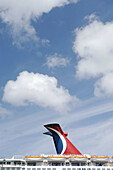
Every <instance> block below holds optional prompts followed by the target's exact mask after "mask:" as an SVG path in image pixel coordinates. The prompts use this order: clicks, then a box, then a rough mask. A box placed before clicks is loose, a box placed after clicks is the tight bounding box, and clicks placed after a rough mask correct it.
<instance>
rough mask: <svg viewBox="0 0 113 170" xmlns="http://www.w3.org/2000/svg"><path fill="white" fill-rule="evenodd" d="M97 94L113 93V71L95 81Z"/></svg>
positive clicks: (109, 94)
mask: <svg viewBox="0 0 113 170" xmlns="http://www.w3.org/2000/svg"><path fill="white" fill-rule="evenodd" d="M94 94H95V96H99V97H100V96H105V95H106V96H111V95H113V73H108V74H106V75H104V76H103V77H102V78H100V79H99V80H98V81H97V82H96V83H95V91H94Z"/></svg>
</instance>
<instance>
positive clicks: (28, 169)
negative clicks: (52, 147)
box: [0, 167, 113, 170]
mask: <svg viewBox="0 0 113 170" xmlns="http://www.w3.org/2000/svg"><path fill="white" fill-rule="evenodd" d="M0 169H1V170H25V168H13V167H12V168H8V167H7V168H3V167H0ZM27 170H57V168H27ZM62 170H113V168H103V167H102V168H62Z"/></svg>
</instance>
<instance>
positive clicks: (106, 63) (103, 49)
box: [73, 16, 113, 96]
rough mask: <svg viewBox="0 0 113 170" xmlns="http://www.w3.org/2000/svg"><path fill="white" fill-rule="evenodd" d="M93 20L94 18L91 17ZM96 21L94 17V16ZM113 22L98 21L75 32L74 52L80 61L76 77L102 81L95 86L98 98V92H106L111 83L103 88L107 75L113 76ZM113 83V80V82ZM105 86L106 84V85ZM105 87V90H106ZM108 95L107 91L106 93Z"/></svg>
mask: <svg viewBox="0 0 113 170" xmlns="http://www.w3.org/2000/svg"><path fill="white" fill-rule="evenodd" d="M90 18H91V19H92V17H90ZM93 19H94V16H93ZM112 30H113V22H107V23H103V22H101V21H99V20H97V19H95V20H93V21H92V22H91V20H90V22H89V24H88V25H86V26H84V27H81V28H77V29H76V30H75V33H76V39H75V42H74V45H73V50H74V52H75V53H77V54H78V58H79V59H80V60H79V62H78V64H77V66H76V76H77V77H78V78H80V79H89V78H98V77H100V76H101V77H102V79H101V80H99V81H98V83H97V84H96V85H95V87H96V92H95V94H96V96H97V86H98V90H99V89H100V88H102V89H101V90H102V91H106V90H107V88H113V86H112V87H111V83H110V81H109V82H106V83H108V85H107V86H106V87H105V86H103V87H102V83H104V81H106V77H104V75H106V74H109V73H110V74H113V45H112V44H113V31H112ZM111 81H113V79H112V80H111ZM104 85H105V84H104ZM104 87H105V88H104ZM104 94H107V91H106V92H105V93H104Z"/></svg>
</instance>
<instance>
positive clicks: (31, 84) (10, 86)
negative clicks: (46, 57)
mask: <svg viewBox="0 0 113 170" xmlns="http://www.w3.org/2000/svg"><path fill="white" fill-rule="evenodd" d="M3 101H6V102H9V103H11V104H13V105H16V106H25V105H28V104H30V103H31V104H36V105H38V106H42V107H50V108H53V109H55V110H57V111H60V112H61V111H65V112H67V111H68V110H69V104H71V103H73V102H76V101H77V98H76V97H73V96H71V95H70V94H69V92H68V90H66V89H64V87H62V86H60V87H58V82H57V80H56V78H55V77H49V76H47V75H43V74H39V73H36V74H35V73H29V72H27V71H24V72H21V73H20V74H19V76H18V77H17V79H16V81H13V80H10V81H8V82H7V84H6V86H5V88H4V95H3Z"/></svg>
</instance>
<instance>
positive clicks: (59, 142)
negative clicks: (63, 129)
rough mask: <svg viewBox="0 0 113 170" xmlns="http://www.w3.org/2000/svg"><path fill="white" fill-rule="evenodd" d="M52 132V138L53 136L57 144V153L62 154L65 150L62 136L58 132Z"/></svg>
mask: <svg viewBox="0 0 113 170" xmlns="http://www.w3.org/2000/svg"><path fill="white" fill-rule="evenodd" d="M50 131H51V133H52V136H53V139H54V142H55V146H56V150H57V153H58V154H61V153H62V150H63V142H62V140H61V138H60V136H59V135H58V134H57V133H56V132H54V131H53V130H50Z"/></svg>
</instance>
